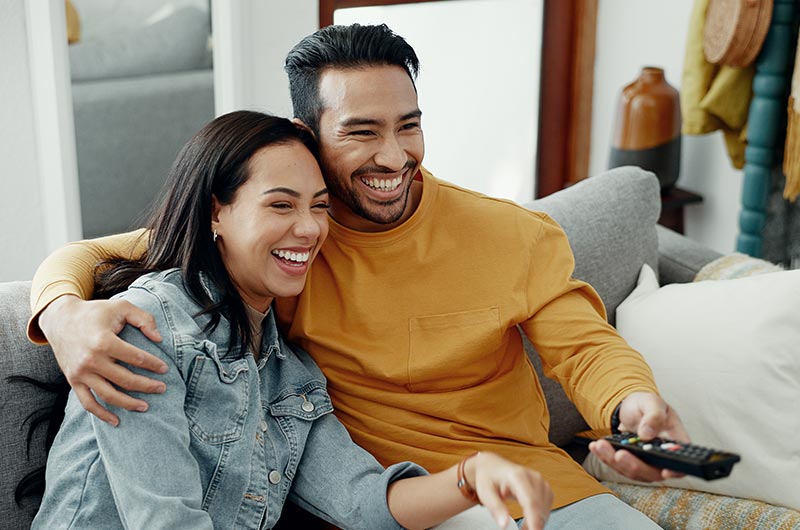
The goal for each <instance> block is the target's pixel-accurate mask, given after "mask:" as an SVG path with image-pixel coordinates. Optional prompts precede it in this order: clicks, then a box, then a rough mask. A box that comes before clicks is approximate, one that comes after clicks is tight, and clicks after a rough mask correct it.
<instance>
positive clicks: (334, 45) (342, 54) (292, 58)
mask: <svg viewBox="0 0 800 530" xmlns="http://www.w3.org/2000/svg"><path fill="white" fill-rule="evenodd" d="M367 66H399V67H401V68H403V69H404V70H405V71H406V73H407V74H408V77H409V78H410V79H411V82H412V83H413V82H414V80H415V79H416V77H417V73H418V72H419V59H417V54H416V53H415V52H414V48H412V47H411V46H410V45H409V44H408V43H407V42H406V40H405V39H404V38H403V37H401V36H399V35H397V34H395V33H394V32H393V31H392V30H391V29H389V27H388V26H386V24H380V25H378V26H362V25H361V24H352V25H350V26H327V27H325V28H322V29H320V30H318V31H316V32H315V33H312V34H311V35H309V36H307V37H305V38H304V39H303V40H301V41H300V42H299V43H298V44H297V45H296V46H295V47H294V48H292V50H291V51H290V52H289V54H288V55H287V56H286V64H285V65H284V69H285V70H286V73H287V74H288V75H289V93H290V95H291V97H292V106H293V108H294V116H295V117H296V118H299V119H301V120H302V121H303V122H304V123H305V124H306V125H308V127H310V128H311V130H312V131H314V133H315V134H317V135H318V134H319V119H320V116H321V115H322V111H323V106H322V101H320V97H319V79H320V77H321V75H322V73H323V72H324V71H325V70H328V69H331V68H336V69H348V68H363V67H367Z"/></svg>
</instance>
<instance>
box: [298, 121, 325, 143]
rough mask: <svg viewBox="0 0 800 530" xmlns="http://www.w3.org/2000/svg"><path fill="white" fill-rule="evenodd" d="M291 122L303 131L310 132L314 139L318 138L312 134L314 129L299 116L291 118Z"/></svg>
mask: <svg viewBox="0 0 800 530" xmlns="http://www.w3.org/2000/svg"><path fill="white" fill-rule="evenodd" d="M292 123H294V124H295V125H297V126H298V127H300V128H301V129H303V130H304V131H306V132H308V133H311V136H313V137H314V139H315V140H319V138H317V135H316V134H314V131H313V130H311V127H309V126H308V125H306V122H304V121H303V120H301V119H300V118H292Z"/></svg>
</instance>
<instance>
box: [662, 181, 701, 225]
mask: <svg viewBox="0 0 800 530" xmlns="http://www.w3.org/2000/svg"><path fill="white" fill-rule="evenodd" d="M699 202H703V197H702V196H701V195H698V194H696V193H692V192H691V191H687V190H682V189H680V188H674V187H673V188H670V189H668V190H666V191H662V192H661V217H659V218H658V224H660V225H662V226H666V227H667V228H670V229H672V230H675V231H676V232H678V233H679V234H683V207H684V206H686V205H687V204H695V203H699Z"/></svg>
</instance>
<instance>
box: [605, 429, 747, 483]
mask: <svg viewBox="0 0 800 530" xmlns="http://www.w3.org/2000/svg"><path fill="white" fill-rule="evenodd" d="M605 439H606V440H608V441H609V442H611V445H613V446H614V448H615V449H623V450H625V451H630V452H631V453H633V454H635V455H636V456H637V457H639V459H641V460H642V461H644V462H646V463H648V464H650V465H651V466H655V467H660V468H663V469H671V470H673V471H678V472H680V473H686V474H687V475H694V476H696V477H700V478H704V479H706V480H714V479H718V478H723V477H727V476H728V475H730V474H731V469H732V468H733V465H734V464H735V463H736V462H738V461H739V460H741V458H740V457H739V455H737V454H734V453H728V452H724V451H717V450H716V449H709V448H708V447H702V446H699V445H693V444H687V443H683V442H676V441H673V440H663V439H661V438H654V439H652V440H642V439H641V438H639V437H638V436H637V435H636V433H632V432H622V433H619V434H612V435H610V436H606V437H605Z"/></svg>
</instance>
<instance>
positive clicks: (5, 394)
mask: <svg viewBox="0 0 800 530" xmlns="http://www.w3.org/2000/svg"><path fill="white" fill-rule="evenodd" d="M29 293H30V282H8V283H0V470H1V471H0V527H2V528H13V529H23V528H29V527H30V525H31V521H32V520H33V517H34V515H35V514H36V509H37V508H38V505H39V501H38V499H30V500H28V501H26V502H24V503H23V504H22V506H17V505H16V503H15V502H14V489H15V488H16V486H17V484H18V483H19V481H20V479H22V477H24V476H25V475H26V474H27V473H28V472H30V471H32V470H33V469H36V468H37V467H39V466H42V465H44V463H45V450H44V438H45V436H44V434H45V432H44V428H40V429H37V430H36V431H35V432H34V433H33V437H32V439H31V443H30V450H28V444H27V434H28V423H27V421H30V420H27V418H28V417H29V416H30V415H31V414H32V413H33V412H34V411H36V410H39V409H42V408H43V407H47V406H49V405H51V404H52V402H53V397H52V396H51V395H50V394H48V393H47V392H43V391H41V390H39V389H36V388H35V387H33V386H32V385H29V384H25V383H10V382H8V380H7V377H9V376H12V375H21V376H28V377H33V378H36V379H39V380H45V381H52V380H54V379H55V378H56V377H57V376H58V374H59V371H58V366H57V365H56V361H55V358H54V357H53V352H52V350H50V348H49V347H46V346H36V345H34V344H32V343H30V342H29V341H28V339H27V338H26V336H25V326H26V324H27V320H28V318H29V317H30V314H31V313H30V309H29V307H30V304H29V302H28V298H29Z"/></svg>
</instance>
